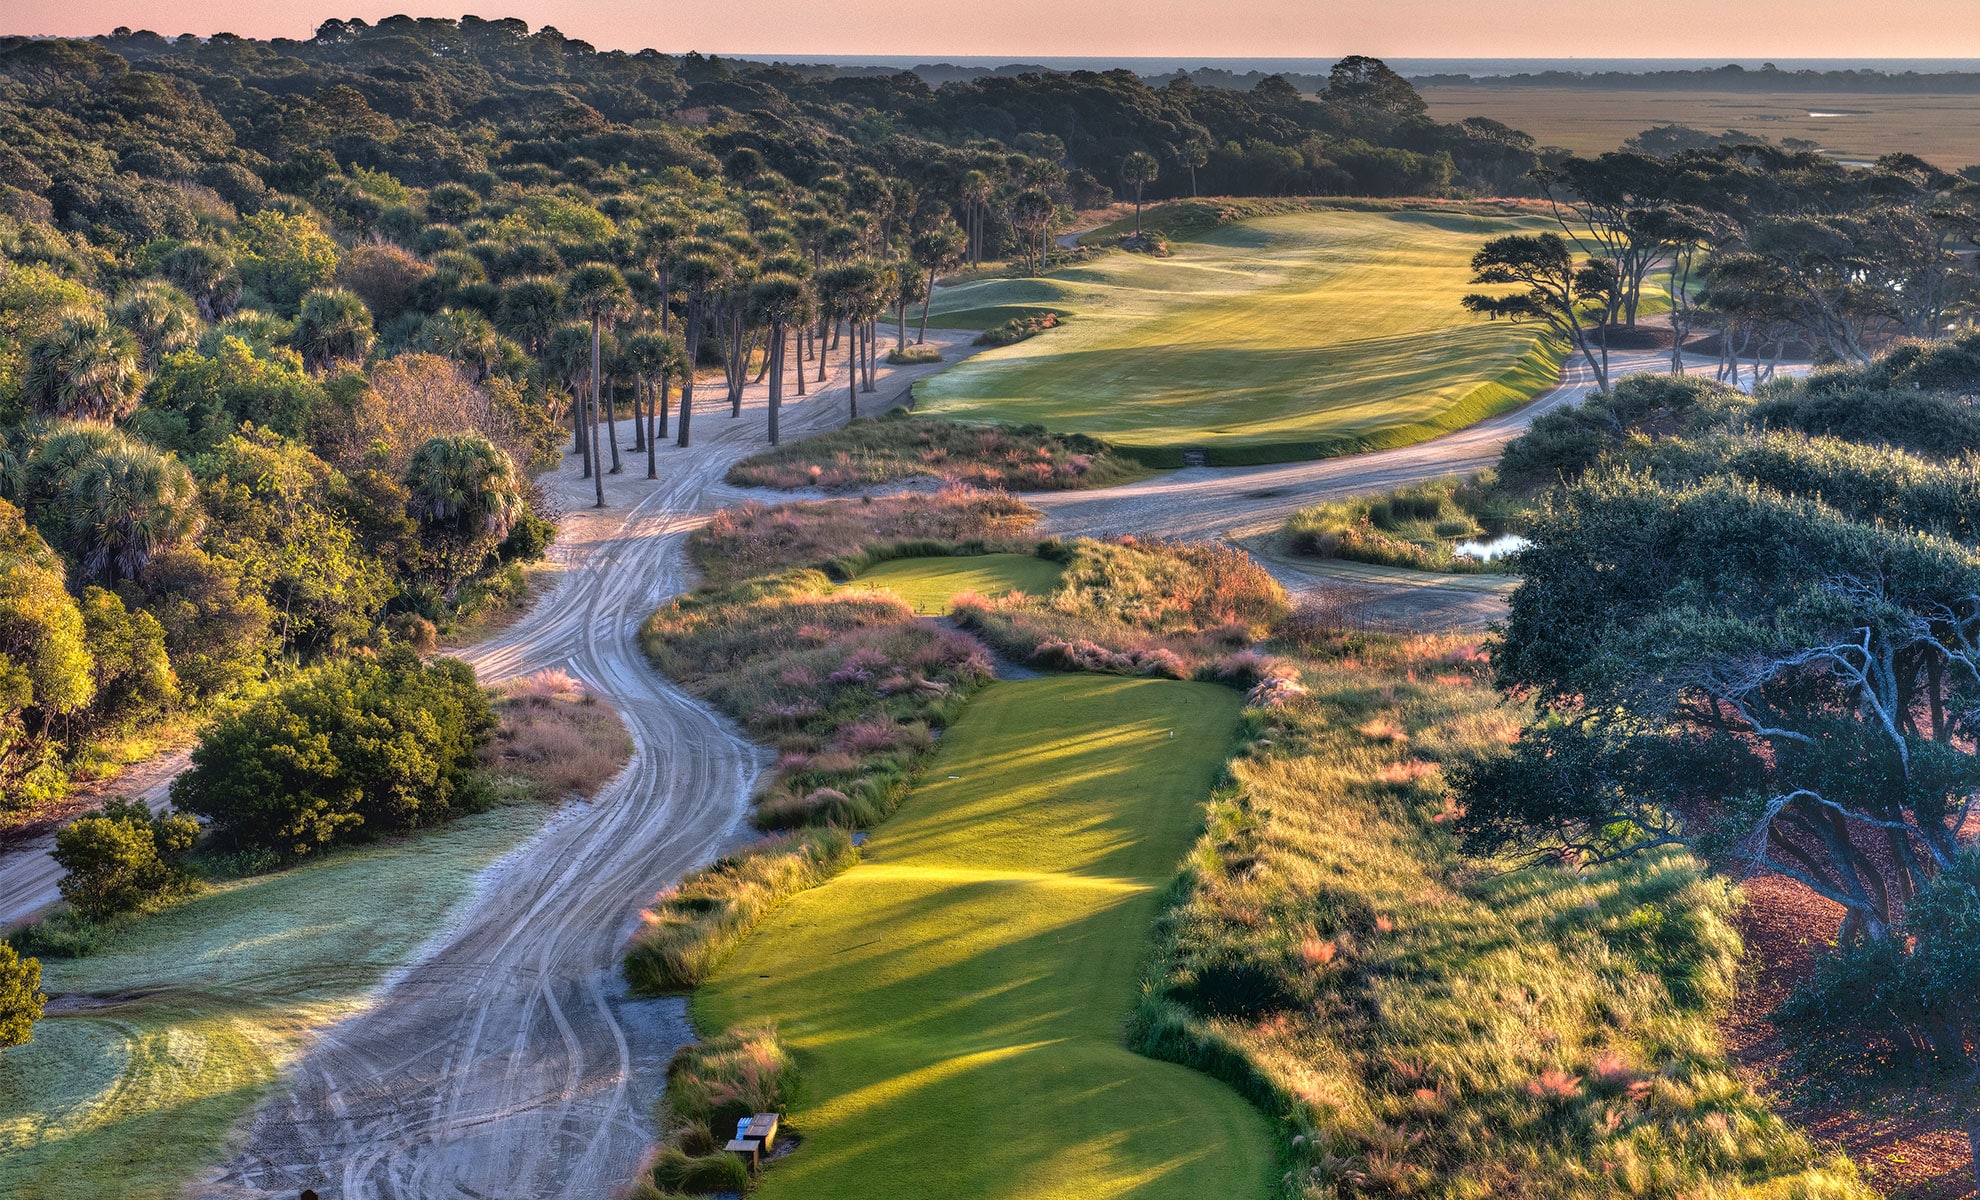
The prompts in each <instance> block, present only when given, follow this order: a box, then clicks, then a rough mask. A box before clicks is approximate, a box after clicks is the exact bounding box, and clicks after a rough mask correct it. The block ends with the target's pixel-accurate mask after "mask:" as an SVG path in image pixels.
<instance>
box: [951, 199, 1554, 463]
mask: <svg viewBox="0 0 1980 1200" xmlns="http://www.w3.org/2000/svg"><path fill="white" fill-rule="evenodd" d="M1544 228H1547V226H1546V225H1545V223H1544V222H1543V221H1541V220H1540V219H1539V218H1537V217H1525V218H1520V217H1492V216H1481V215H1472V214H1467V213H1458V212H1345V211H1315V212H1296V213H1286V214H1279V215H1271V216H1263V217H1259V218H1256V219H1252V220H1247V221H1243V222H1240V223H1237V224H1233V225H1226V226H1222V227H1217V228H1214V229H1211V230H1210V231H1208V232H1206V233H1204V234H1203V235H1202V237H1201V240H1196V241H1187V242H1185V241H1178V242H1176V243H1175V246H1174V248H1175V254H1174V256H1173V257H1170V258H1149V257H1145V256H1143V255H1137V254H1112V255H1107V256H1105V257H1102V258H1100V259H1097V260H1095V261H1094V262H1092V263H1089V264H1086V265H1082V266H1078V267H1072V268H1068V269H1066V270H1062V271H1058V272H1055V273H1053V274H1052V275H1050V276H1048V277H1045V278H1039V279H1016V280H983V281H979V282H975V283H967V284H962V285H958V286H956V287H951V288H946V289H943V290H942V291H941V292H939V293H938V294H937V297H936V300H935V315H934V320H935V323H937V324H940V325H945V326H947V325H954V324H957V323H959V322H960V323H962V324H965V325H969V324H986V325H987V324H994V323H996V321H997V320H1001V319H1005V318H1007V317H1008V316H1009V315H1010V314H1011V313H1012V312H1014V311H1016V310H1018V309H1026V310H1031V311H1036V310H1038V309H1045V308H1049V309H1053V310H1055V311H1058V312H1061V313H1064V314H1067V315H1068V316H1069V318H1070V319H1069V320H1068V321H1067V322H1066V324H1065V326H1064V327H1063V328H1061V329H1055V330H1052V331H1050V332H1047V333H1044V334H1041V335H1040V336H1038V337H1035V338H1031V339H1028V340H1026V341H1024V342H1021V343H1019V344H1017V345H1014V346H1009V347H1005V348H1002V349H997V350H990V351H986V352H984V353H982V354H979V355H977V356H976V357H974V358H971V359H969V360H967V361H965V362H961V363H958V364H957V365H956V366H955V367H953V368H951V369H950V370H948V371H945V372H943V373H941V374H939V375H933V376H930V377H929V378H927V379H924V380H922V381H921V382H920V383H919V384H918V385H917V386H916V393H915V394H916V397H917V401H918V404H919V406H920V407H921V409H922V410H923V411H926V412H931V413H934V414H937V415H941V416H950V417H956V418H959V419H975V420H996V421H1004V422H1010V423H1019V424H1023V423H1034V424H1040V425H1044V426H1045V427H1047V428H1049V429H1052V430H1054V431H1058V432H1066V433H1085V434H1090V435H1093V436H1096V437H1101V438H1104V439H1106V440H1107V441H1108V442H1109V443H1111V444H1113V445H1114V446H1116V447H1117V448H1119V449H1120V450H1122V451H1123V452H1124V453H1129V454H1133V455H1135V456H1136V457H1139V458H1141V459H1142V460H1143V461H1145V462H1147V463H1149V464H1150V465H1152V466H1177V465H1180V464H1181V452H1182V450H1183V449H1185V448H1190V447H1201V448H1203V449H1205V450H1206V451H1208V454H1209V459H1210V461H1211V462H1212V463H1213V464H1214V463H1230V464H1236V463H1244V462H1277V461H1289V460H1296V459H1305V458H1317V457H1322V456H1326V455H1330V454H1342V453H1347V452H1350V451H1354V450H1360V449H1368V448H1374V447H1386V446H1397V445H1403V444H1406V443H1409V442H1413V441H1420V440H1422V439H1424V438H1427V437H1432V436H1435V435H1436V434H1438V433H1442V432H1446V431H1448V430H1451V429H1455V428H1459V427H1461V426H1464V425H1468V424H1471V423H1473V422H1475V421H1478V420H1480V419H1482V418H1484V417H1487V416H1490V415H1491V414H1493V413H1497V412H1502V411H1504V410H1506V409H1508V408H1511V407H1513V406H1514V405H1517V404H1519V403H1521V402H1523V401H1525V400H1528V399H1530V398H1532V397H1533V396H1534V395H1536V394H1538V393H1539V392H1540V391H1542V390H1544V389H1546V388H1547V387H1550V386H1552V384H1553V383H1554V381H1555V378H1556V370H1557V367H1558V364H1559V352H1558V351H1557V349H1556V348H1555V347H1554V346H1553V345H1552V344H1550V343H1549V342H1547V341H1546V340H1545V339H1543V338H1542V337H1541V335H1540V333H1539V332H1538V331H1537V330H1536V329H1534V328H1533V327H1532V326H1513V325H1509V324H1506V323H1504V322H1498V323H1493V322H1486V321H1480V320H1477V319H1475V318H1473V317H1470V316H1469V315H1467V314H1466V313H1465V312H1464V311H1463V310H1462V309H1461V308H1460V307H1459V304H1458V301H1459V298H1460V297H1461V296H1462V295H1464V293H1466V292H1467V291H1471V290H1474V289H1473V288H1472V287H1471V286H1470V285H1469V284H1468V283H1467V282H1466V281H1467V280H1468V279H1469V278H1470V271H1469V268H1468V265H1467V264H1468V263H1469V261H1470V258H1471V256H1472V254H1474V253H1475V252H1476V251H1477V250H1478V248H1479V247H1480V246H1482V245H1483V244H1484V243H1485V241H1486V240H1488V239H1489V238H1492V237H1495V236H1499V235H1502V234H1506V233H1513V232H1536V231H1540V230H1542V229H1544Z"/></svg>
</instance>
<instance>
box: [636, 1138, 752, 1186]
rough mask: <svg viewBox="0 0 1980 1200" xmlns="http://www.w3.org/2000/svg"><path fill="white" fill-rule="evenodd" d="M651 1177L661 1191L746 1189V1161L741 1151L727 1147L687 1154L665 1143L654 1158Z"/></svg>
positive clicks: (747, 1181) (747, 1174) (747, 1169)
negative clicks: (711, 1151) (729, 1150)
mask: <svg viewBox="0 0 1980 1200" xmlns="http://www.w3.org/2000/svg"><path fill="white" fill-rule="evenodd" d="M652 1177H653V1182H654V1185H655V1186H657V1187H658V1188H659V1189H660V1193H661V1194H662V1195H676V1196H710V1195H714V1194H716V1193H718V1192H745V1191H748V1190H749V1164H748V1163H746V1162H744V1161H743V1159H742V1156H741V1155H739V1154H730V1153H729V1152H728V1151H726V1150H717V1151H715V1152H713V1153H711V1154H694V1155H690V1154H687V1153H684V1152H683V1151H680V1150H677V1149H675V1148H673V1147H672V1146H669V1147H666V1148H665V1149H663V1150H661V1151H660V1153H659V1155H658V1157H657V1158H656V1159H655V1160H654V1163H653V1172H652Z"/></svg>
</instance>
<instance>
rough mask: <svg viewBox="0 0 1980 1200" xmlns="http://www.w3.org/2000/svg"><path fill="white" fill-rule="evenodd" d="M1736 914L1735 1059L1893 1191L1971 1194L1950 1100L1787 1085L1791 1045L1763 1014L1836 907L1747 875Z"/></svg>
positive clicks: (1806, 963) (1924, 1199) (1800, 1119)
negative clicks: (1884, 1107) (1739, 970)
mask: <svg viewBox="0 0 1980 1200" xmlns="http://www.w3.org/2000/svg"><path fill="white" fill-rule="evenodd" d="M1740 890H1741V892H1742V894H1743V895H1744V896H1745V898H1746V903H1745V904H1744V905H1743V906H1741V908H1740V909H1739V913H1738V917H1737V920H1738V924H1739V931H1740V934H1741V936H1743V937H1744V938H1745V939H1746V953H1747V966H1748V973H1747V975H1746V976H1745V978H1744V979H1742V981H1741V986H1740V989H1739V996H1738V998H1737V999H1736V1000H1735V1001H1734V1002H1733V1008H1732V1011H1731V1013H1730V1014H1728V1016H1727V1018H1726V1022H1725V1036H1726V1042H1727V1046H1728V1048H1729V1049H1730V1050H1731V1052H1732V1056H1733V1061H1734V1062H1735V1063H1736V1064H1737V1066H1738V1068H1739V1070H1740V1071H1741V1073H1742V1074H1744V1075H1745V1076H1746V1077H1747V1078H1748V1080H1749V1081H1750V1082H1752V1083H1753V1084H1755V1085H1756V1086H1758V1087H1760V1088H1762V1089H1764V1090H1765V1091H1766V1092H1767V1093H1768V1094H1769V1095H1772V1096H1774V1097H1776V1098H1777V1102H1778V1103H1779V1104H1780V1105H1781V1107H1782V1110H1783V1112H1784V1114H1785V1115H1786V1116H1788V1117H1789V1118H1791V1119H1792V1120H1794V1121H1795V1122H1796V1123H1798V1124H1799V1125H1801V1127H1802V1128H1804V1129H1806V1130H1808V1132H1809V1134H1810V1136H1812V1137H1814V1138H1816V1139H1817V1140H1818V1141H1820V1142H1822V1143H1824V1144H1827V1145H1833V1146H1836V1147H1839V1148H1840V1149H1842V1150H1843V1151H1845V1152H1846V1153H1847V1154H1848V1155H1849V1156H1850V1157H1851V1158H1852V1159H1854V1160H1855V1161H1856V1163H1857V1165H1859V1166H1860V1167H1862V1168H1863V1170H1864V1172H1865V1173H1866V1174H1867V1175H1868V1177H1869V1179H1870V1182H1871V1183H1872V1184H1873V1185H1875V1186H1876V1187H1877V1189H1878V1190H1879V1191H1882V1192H1884V1193H1885V1194H1886V1195H1888V1196H1890V1197H1891V1198H1892V1200H1960V1198H1961V1197H1966V1196H1971V1195H1973V1177H1972V1174H1971V1172H1970V1168H1969V1165H1968V1163H1969V1159H1968V1154H1967V1145H1966V1135H1965V1133H1964V1132H1963V1131H1962V1130H1961V1129H1960V1127H1959V1122H1958V1120H1957V1117H1956V1114H1954V1113H1953V1112H1952V1111H1950V1106H1935V1109H1934V1111H1916V1110H1912V1109H1903V1110H1899V1111H1893V1112H1889V1113H1880V1112H1868V1111H1864V1110H1863V1109H1861V1108H1856V1107H1852V1106H1849V1105H1843V1104H1836V1103H1827V1104H1822V1103H1811V1102H1810V1101H1809V1100H1808V1099H1807V1098H1806V1097H1802V1096H1799V1095H1798V1094H1797V1093H1796V1091H1795V1089H1794V1088H1793V1087H1792V1086H1791V1084H1792V1083H1793V1081H1794V1072H1795V1065H1794V1062H1793V1059H1792V1056H1791V1055H1790V1053H1789V1047H1788V1045H1787V1044H1786V1042H1785V1041H1784V1040H1783V1039H1782V1037H1781V1036H1780V1034H1779V1033H1778V1032H1777V1031H1776V1030H1775V1028H1774V1027H1773V1025H1772V1024H1770V1023H1769V1022H1768V1020H1767V1014H1768V1013H1770V1012H1772V1011H1773V1010H1774V1009H1775V1008H1777V1007H1778V1006H1779V1005H1780V1003H1781V1001H1782V1000H1783V999H1785V998H1786V997H1787V994H1788V992H1789V991H1791V990H1792V989H1793V988H1794V986H1795V985H1796V984H1798V983H1800V982H1801V981H1802V980H1804V979H1806V978H1807V977H1808V974H1809V972H1810V971H1811V970H1813V969H1814V963H1815V955H1816V954H1817V953H1818V952H1819V951H1820V950H1821V949H1822V948H1823V947H1824V946H1825V945H1827V944H1828V942H1829V940H1830V939H1831V938H1833V937H1834V936H1835V933H1836V930H1837V928H1838V927H1839V926H1840V925H1841V924H1842V908H1841V906H1840V905H1837V904H1834V903H1832V902H1830V901H1828V900H1824V899H1823V898H1822V897H1820V896H1817V895H1815V894H1814V893H1813V892H1811V891H1809V890H1808V889H1807V888H1805V887H1803V886H1802V885H1801V884H1798V883H1795V882H1794V881H1792V880H1789V879H1782V878H1779V877H1777V876H1765V877H1762V878H1758V879H1750V880H1748V881H1747V882H1746V883H1745V884H1743V885H1741V888H1740Z"/></svg>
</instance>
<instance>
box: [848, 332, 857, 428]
mask: <svg viewBox="0 0 1980 1200" xmlns="http://www.w3.org/2000/svg"><path fill="white" fill-rule="evenodd" d="M846 326H847V329H848V332H850V330H851V326H852V322H851V321H847V322H846ZM857 340H858V339H857V338H851V337H848V338H847V339H846V402H847V412H848V413H849V414H850V416H851V418H852V419H853V420H858V419H859V351H857V350H855V349H853V343H854V342H855V341H857Z"/></svg>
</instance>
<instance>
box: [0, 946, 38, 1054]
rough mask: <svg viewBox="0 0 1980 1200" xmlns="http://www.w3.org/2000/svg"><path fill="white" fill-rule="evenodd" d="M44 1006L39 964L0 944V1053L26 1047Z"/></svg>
mask: <svg viewBox="0 0 1980 1200" xmlns="http://www.w3.org/2000/svg"><path fill="white" fill-rule="evenodd" d="M47 1003H48V997H47V996H44V995H42V994H41V964H40V963H38V962H36V961H35V960H34V959H32V958H22V957H21V956H20V955H18V954H16V953H15V952H14V948H13V947H12V946H10V945H8V944H7V943H5V942H0V1050H3V1049H5V1048H7V1047H8V1046H22V1045H26V1044H27V1042H28V1041H29V1040H30V1039H32V1038H33V1037H34V1023H35V1022H36V1021H39V1020H40V1019H41V1010H42V1007H43V1006H44V1005H46V1004H47Z"/></svg>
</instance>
